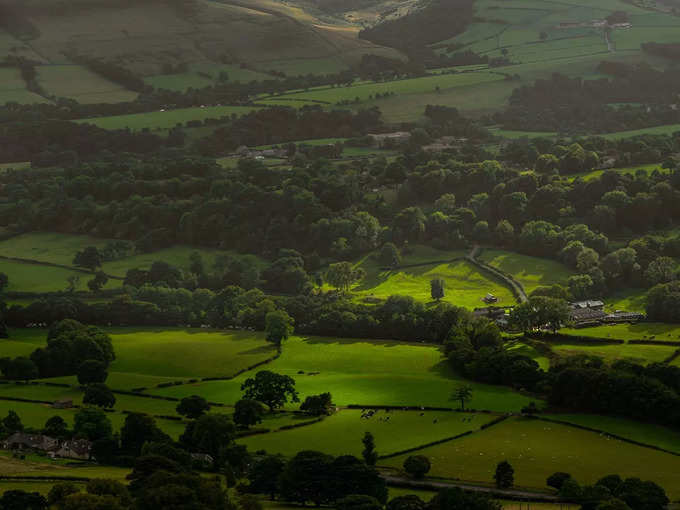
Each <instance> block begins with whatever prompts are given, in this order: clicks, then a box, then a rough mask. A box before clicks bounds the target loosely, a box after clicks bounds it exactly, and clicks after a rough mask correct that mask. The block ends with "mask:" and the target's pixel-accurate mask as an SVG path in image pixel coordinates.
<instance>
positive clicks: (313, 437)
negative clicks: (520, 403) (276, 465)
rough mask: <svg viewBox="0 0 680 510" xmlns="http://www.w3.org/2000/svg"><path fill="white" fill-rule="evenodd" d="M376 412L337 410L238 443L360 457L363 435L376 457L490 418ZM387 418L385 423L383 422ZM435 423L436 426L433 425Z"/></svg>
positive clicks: (271, 449)
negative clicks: (369, 415) (368, 415)
mask: <svg viewBox="0 0 680 510" xmlns="http://www.w3.org/2000/svg"><path fill="white" fill-rule="evenodd" d="M420 414H421V413H420V412H418V411H391V412H385V411H378V412H377V413H376V414H375V415H374V416H373V417H372V418H370V419H362V418H361V411H360V410H344V411H340V412H338V413H336V414H334V415H332V416H329V417H328V418H326V419H324V420H323V421H322V422H320V423H315V424H314V425H308V426H306V427H299V428H297V429H292V430H284V431H281V432H275V433H270V434H263V435H257V436H250V437H247V438H245V439H243V440H241V441H240V443H242V444H245V445H246V446H247V447H248V450H250V451H257V450H266V451H267V452H269V453H280V454H282V455H286V456H293V455H295V454H296V453H297V452H299V451H301V450H306V449H307V450H319V451H323V452H325V453H328V454H331V455H347V454H351V455H356V456H359V455H361V450H362V449H363V444H362V443H361V439H362V437H363V436H364V433H365V432H370V433H371V434H373V436H374V437H375V442H376V449H377V450H378V453H379V455H387V454H390V453H396V452H398V451H402V450H406V449H408V448H415V447H418V446H420V445H423V444H427V443H430V442H432V441H437V440H439V439H445V438H447V437H452V436H456V435H458V434H461V433H463V432H467V431H469V430H477V429H478V428H479V427H480V426H481V425H483V424H484V423H487V422H489V421H491V420H492V419H493V418H494V416H493V415H474V414H468V413H454V412H430V411H428V412H426V413H425V414H424V416H421V415H420ZM387 417H389V420H388V421H384V420H385V418H387ZM435 420H436V422H437V423H435Z"/></svg>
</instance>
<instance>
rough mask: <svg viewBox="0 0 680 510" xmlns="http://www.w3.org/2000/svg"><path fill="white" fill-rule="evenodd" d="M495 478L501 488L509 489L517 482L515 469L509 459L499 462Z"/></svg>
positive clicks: (497, 485)
mask: <svg viewBox="0 0 680 510" xmlns="http://www.w3.org/2000/svg"><path fill="white" fill-rule="evenodd" d="M493 479H494V481H495V482H496V487H498V488H499V489H509V488H510V487H512V486H513V485H514V483H515V470H514V468H513V467H512V466H511V465H510V463H509V462H508V461H507V460H504V461H502V462H499V463H498V465H497V466H496V472H495V473H494V475H493Z"/></svg>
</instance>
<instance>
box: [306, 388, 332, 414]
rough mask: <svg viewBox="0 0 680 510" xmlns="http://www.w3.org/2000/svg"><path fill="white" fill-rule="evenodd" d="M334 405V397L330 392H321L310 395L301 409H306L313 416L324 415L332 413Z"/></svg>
mask: <svg viewBox="0 0 680 510" xmlns="http://www.w3.org/2000/svg"><path fill="white" fill-rule="evenodd" d="M332 407H333V397H332V396H331V394H330V393H321V394H320V395H310V396H308V397H307V398H306V399H305V401H304V402H303V403H302V404H301V405H300V411H304V412H306V413H308V414H311V415H313V416H322V415H328V414H331V409H332Z"/></svg>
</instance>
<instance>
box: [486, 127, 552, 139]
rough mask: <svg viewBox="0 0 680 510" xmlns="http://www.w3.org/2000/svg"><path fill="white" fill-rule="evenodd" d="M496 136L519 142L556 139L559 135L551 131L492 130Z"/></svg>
mask: <svg viewBox="0 0 680 510" xmlns="http://www.w3.org/2000/svg"><path fill="white" fill-rule="evenodd" d="M490 131H491V132H492V133H493V134H494V135H496V136H500V137H502V138H507V139H508V140H519V139H521V138H529V139H532V138H555V137H556V136H557V133H554V132H549V131H511V130H507V129H497V128H494V129H491V130H490Z"/></svg>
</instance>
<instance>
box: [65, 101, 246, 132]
mask: <svg viewBox="0 0 680 510" xmlns="http://www.w3.org/2000/svg"><path fill="white" fill-rule="evenodd" d="M256 109H257V108H253V107H249V106H206V107H205V108H203V107H194V108H178V109H176V110H167V111H157V112H150V113H133V114H130V115H116V116H113V117H98V118H91V119H81V120H77V121H76V122H78V123H80V124H94V125H95V126H97V127H100V128H103V129H126V128H128V129H132V130H133V131H138V130H142V129H150V130H159V129H170V128H174V127H176V126H177V125H185V123H186V122H189V121H192V120H200V121H202V120H205V119H219V118H221V117H230V116H232V115H238V116H240V115H244V114H246V113H249V112H251V111H253V110H256Z"/></svg>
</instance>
